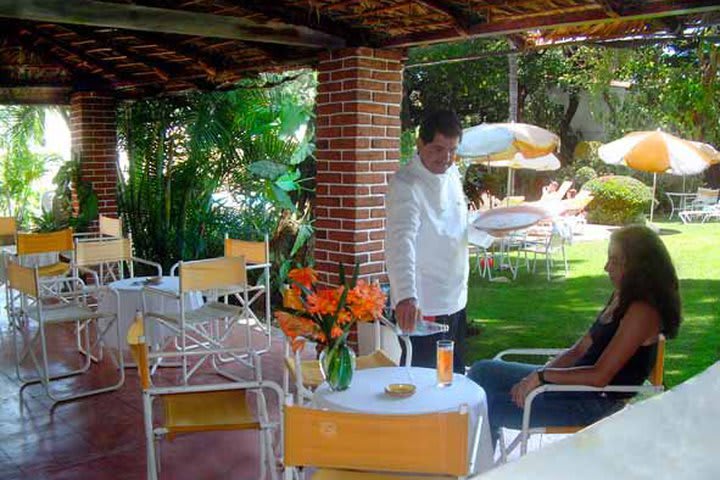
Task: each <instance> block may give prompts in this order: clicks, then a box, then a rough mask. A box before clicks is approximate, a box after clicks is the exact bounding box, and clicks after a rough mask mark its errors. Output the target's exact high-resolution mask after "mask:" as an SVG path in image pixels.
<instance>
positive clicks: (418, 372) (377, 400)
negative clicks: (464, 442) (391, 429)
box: [313, 367, 492, 473]
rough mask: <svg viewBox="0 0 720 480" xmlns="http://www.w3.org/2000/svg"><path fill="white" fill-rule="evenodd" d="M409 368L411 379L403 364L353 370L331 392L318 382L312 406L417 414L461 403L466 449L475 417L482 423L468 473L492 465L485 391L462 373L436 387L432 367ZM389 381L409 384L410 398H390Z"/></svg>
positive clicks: (476, 421)
mask: <svg viewBox="0 0 720 480" xmlns="http://www.w3.org/2000/svg"><path fill="white" fill-rule="evenodd" d="M409 370H410V371H411V375H412V381H411V380H410V376H409V374H408V368H406V367H382V368H370V369H366V370H357V371H355V373H354V375H353V379H352V384H351V385H350V388H348V389H347V390H344V391H342V392H333V391H332V390H330V387H328V385H327V384H326V383H323V384H322V385H320V386H319V387H318V388H317V390H315V393H314V395H313V405H314V406H315V407H316V408H326V409H329V410H336V411H344V412H361V413H370V414H373V413H374V414H408V415H417V414H426V413H436V412H452V411H457V410H458V409H459V408H460V406H461V405H463V404H466V405H467V406H468V408H469V411H470V439H469V442H468V448H469V449H472V446H473V441H474V438H473V435H474V433H475V428H476V426H477V425H478V419H480V420H481V422H482V423H481V425H480V442H479V448H478V452H477V456H476V458H475V471H474V472H472V473H478V472H484V471H486V470H489V469H490V468H492V445H491V440H490V426H489V423H488V418H487V401H486V398H485V391H484V390H483V389H482V388H480V386H479V385H478V384H476V383H475V382H473V381H472V380H470V379H469V378H467V377H465V376H462V375H458V374H455V375H453V383H452V385H451V386H449V387H444V388H440V387H438V386H437V384H436V382H437V377H436V372H435V369H432V368H421V367H410V369H409ZM390 383H413V384H415V386H416V388H417V390H416V391H415V394H414V395H412V396H410V397H406V398H395V397H390V396H388V395H386V394H385V386H386V385H388V384H390Z"/></svg>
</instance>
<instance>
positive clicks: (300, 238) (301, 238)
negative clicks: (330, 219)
mask: <svg viewBox="0 0 720 480" xmlns="http://www.w3.org/2000/svg"><path fill="white" fill-rule="evenodd" d="M313 230H314V229H313V226H312V224H310V223H303V224H301V225H300V228H298V233H297V236H296V237H295V242H294V243H293V246H292V250H291V251H290V256H291V257H294V256H295V255H296V254H297V252H298V251H299V250H300V249H301V248H302V247H303V245H305V244H306V243H307V241H308V240H309V239H310V237H312V234H313Z"/></svg>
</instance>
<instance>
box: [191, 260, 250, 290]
mask: <svg viewBox="0 0 720 480" xmlns="http://www.w3.org/2000/svg"><path fill="white" fill-rule="evenodd" d="M246 283H247V271H246V269H245V257H220V258H211V259H209V260H196V261H194V262H180V291H181V292H194V291H200V290H215V289H225V288H229V287H237V286H241V285H245V284H246Z"/></svg>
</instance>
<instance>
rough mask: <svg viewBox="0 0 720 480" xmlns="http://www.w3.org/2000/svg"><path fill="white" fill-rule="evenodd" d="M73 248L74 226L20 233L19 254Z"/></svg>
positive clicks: (18, 239) (60, 250)
mask: <svg viewBox="0 0 720 480" xmlns="http://www.w3.org/2000/svg"><path fill="white" fill-rule="evenodd" d="M72 249H73V234H72V228H66V229H65V230H59V231H57V232H50V233H18V234H17V254H18V255H32V254H35V253H51V252H65V251H68V250H72Z"/></svg>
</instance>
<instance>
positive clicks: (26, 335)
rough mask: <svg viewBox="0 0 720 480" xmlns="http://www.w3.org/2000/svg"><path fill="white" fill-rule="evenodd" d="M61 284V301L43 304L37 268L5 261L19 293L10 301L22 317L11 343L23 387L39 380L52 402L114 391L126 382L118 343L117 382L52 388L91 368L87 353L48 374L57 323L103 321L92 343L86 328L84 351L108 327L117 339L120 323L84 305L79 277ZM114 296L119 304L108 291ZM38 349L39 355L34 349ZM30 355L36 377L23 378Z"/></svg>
mask: <svg viewBox="0 0 720 480" xmlns="http://www.w3.org/2000/svg"><path fill="white" fill-rule="evenodd" d="M58 282H59V283H60V284H61V287H62V294H63V296H64V301H62V302H56V303H53V304H50V305H45V304H44V303H43V301H42V298H41V295H40V276H39V269H38V268H37V267H35V268H28V267H23V266H21V265H19V264H17V263H15V262H12V261H11V262H9V263H8V288H9V289H10V290H11V291H15V292H17V293H18V294H19V295H17V296H16V295H12V296H11V297H10V298H11V302H13V303H16V302H17V304H16V305H13V306H12V307H11V310H12V311H16V312H20V313H19V315H21V316H22V317H23V321H22V322H13V324H12V326H13V345H14V346H15V354H16V369H17V370H16V373H17V377H18V379H19V380H20V381H21V382H22V383H23V386H25V385H29V384H34V383H41V384H42V386H43V388H44V389H45V391H46V393H47V395H48V396H49V397H50V398H51V399H52V400H53V401H54V402H64V401H68V400H74V399H77V398H82V397H87V396H89V395H96V394H98V393H103V392H109V391H112V390H117V389H118V388H120V387H121V386H122V384H123V383H124V381H125V370H124V365H123V356H122V353H120V352H121V349H120V345H117V350H116V352H117V355H116V358H114V360H115V362H116V365H118V367H119V368H118V380H117V382H116V383H114V384H111V385H109V386H106V387H101V388H96V389H91V390H86V391H82V392H76V393H69V394H68V393H59V389H57V388H54V387H55V384H56V382H55V381H56V380H60V379H63V378H66V377H70V376H74V375H79V374H81V373H84V372H87V371H88V370H89V369H90V365H91V361H90V356H87V355H86V356H85V361H84V363H83V365H82V366H81V367H80V368H79V369H76V370H71V371H65V372H63V373H61V374H51V373H50V365H51V364H53V363H55V362H51V361H50V358H49V350H48V336H49V335H50V334H52V333H53V332H58V331H59V330H58V326H59V325H67V324H71V325H75V327H76V328H78V329H79V328H80V327H81V326H83V325H84V326H86V325H87V324H89V323H90V322H94V321H98V320H103V321H104V323H103V324H102V325H100V324H98V325H99V326H98V332H97V336H96V338H95V339H94V341H93V343H91V341H90V335H89V333H88V332H89V330H88V329H87V327H85V346H84V348H85V351H92V349H93V348H95V347H96V346H97V345H98V344H99V342H101V341H102V340H103V338H104V336H105V334H106V333H107V332H108V331H109V330H110V329H111V328H114V329H115V333H116V335H117V337H116V338H120V326H119V323H118V321H117V316H116V314H114V313H106V312H98V311H95V310H93V309H91V308H89V307H88V306H87V303H86V301H85V299H86V291H85V286H84V284H83V281H82V279H80V278H77V277H63V278H62V279H61V280H59V281H58ZM110 294H114V295H115V301H116V302H117V304H118V306H119V304H120V301H119V297H117V294H116V292H112V291H111V292H110ZM33 322H35V323H37V328H33V327H32V326H31V323H33ZM18 334H20V336H21V337H22V340H23V342H22V343H23V349H22V353H21V352H20V351H19V350H18V348H17V335H18ZM38 346H39V350H40V358H38V356H37V354H36V351H37V350H38ZM27 358H30V360H31V361H32V365H33V366H34V368H35V370H36V371H37V376H34V377H30V378H26V377H23V375H22V374H21V364H22V363H23V362H24V361H25V359H27Z"/></svg>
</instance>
